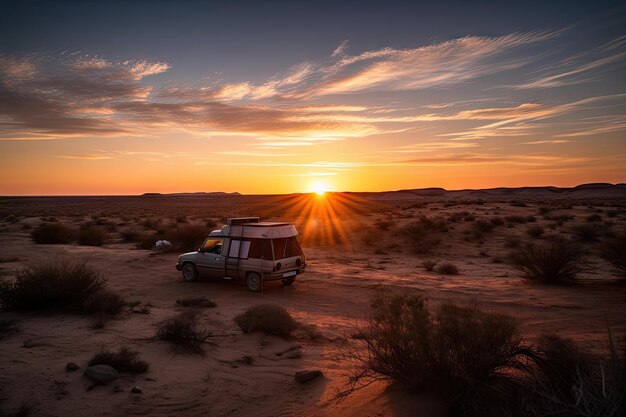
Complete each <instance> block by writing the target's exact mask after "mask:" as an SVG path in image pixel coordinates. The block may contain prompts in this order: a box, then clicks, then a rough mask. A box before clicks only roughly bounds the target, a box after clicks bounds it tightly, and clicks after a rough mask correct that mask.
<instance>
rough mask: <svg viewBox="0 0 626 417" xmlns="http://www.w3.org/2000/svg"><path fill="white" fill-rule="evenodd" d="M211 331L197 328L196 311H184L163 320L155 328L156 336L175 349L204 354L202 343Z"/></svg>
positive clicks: (205, 341) (207, 339) (210, 334)
mask: <svg viewBox="0 0 626 417" xmlns="http://www.w3.org/2000/svg"><path fill="white" fill-rule="evenodd" d="M211 336H212V333H211V332H210V331H208V330H203V329H200V328H199V323H198V312H197V311H193V310H190V311H184V312H182V313H180V314H177V315H175V316H173V317H170V318H169V319H166V320H164V321H163V322H161V324H160V325H159V326H158V327H157V329H156V338H157V339H159V340H165V341H167V342H170V343H171V344H172V347H173V348H174V350H175V351H186V352H191V353H197V354H204V349H202V345H203V344H204V343H207V342H208V341H209V338H210V337H211Z"/></svg>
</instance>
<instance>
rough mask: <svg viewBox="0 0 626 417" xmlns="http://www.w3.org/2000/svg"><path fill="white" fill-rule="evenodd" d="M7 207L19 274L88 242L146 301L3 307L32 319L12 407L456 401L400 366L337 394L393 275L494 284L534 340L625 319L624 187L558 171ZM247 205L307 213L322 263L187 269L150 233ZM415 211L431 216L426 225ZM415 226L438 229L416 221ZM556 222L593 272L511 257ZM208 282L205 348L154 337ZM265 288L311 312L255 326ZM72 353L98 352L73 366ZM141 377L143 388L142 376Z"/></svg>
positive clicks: (9, 373) (105, 410) (63, 411)
mask: <svg viewBox="0 0 626 417" xmlns="http://www.w3.org/2000/svg"><path fill="white" fill-rule="evenodd" d="M0 216H1V218H0V262H1V263H0V268H1V269H0V271H1V272H2V274H3V275H4V276H5V277H9V279H10V277H12V276H13V275H14V274H15V273H16V271H20V270H21V269H22V268H25V267H29V266H33V265H40V264H46V263H51V262H55V261H58V260H63V259H73V260H81V261H84V262H86V263H87V264H88V265H89V266H91V267H93V268H95V269H96V270H98V271H101V272H102V274H103V275H104V276H105V277H106V279H107V281H108V288H110V289H111V290H113V291H116V292H118V293H119V294H121V295H122V296H123V297H124V298H125V300H126V301H127V302H129V303H130V304H129V307H128V308H126V309H125V310H124V312H123V313H122V314H120V315H119V316H117V317H115V318H113V319H111V320H110V321H108V322H107V323H106V324H104V326H103V327H100V328H94V327H99V326H94V323H93V317H90V316H88V315H81V314H65V313H54V314H51V313H47V312H23V311H3V312H1V313H0V319H1V320H4V321H11V322H14V323H15V327H16V329H15V330H14V331H12V332H10V333H9V332H8V333H7V334H6V335H2V339H1V340H0V410H3V412H6V413H10V412H11V411H12V410H17V409H18V408H19V407H20V406H22V405H24V404H28V405H31V406H32V415H42V416H84V415H92V416H123V415H146V416H174V415H181V416H182V415H184V416H201V415H202V416H205V415H212V416H246V415H254V416H337V415H342V416H371V417H374V416H409V415H411V416H437V415H445V414H446V405H445V404H444V403H442V402H441V401H439V400H437V399H436V398H434V397H433V396H431V395H429V394H425V393H422V394H412V393H408V392H406V391H404V390H403V389H402V387H397V386H393V385H391V384H387V383H384V382H377V383H375V384H372V385H370V386H369V387H367V388H364V389H362V390H359V391H356V392H354V393H353V394H352V395H350V396H348V397H347V398H346V399H344V400H343V401H339V402H338V401H337V400H336V394H337V392H338V390H340V389H342V387H344V386H345V383H346V374H348V373H349V372H350V370H351V368H350V363H349V362H348V361H345V360H340V359H338V358H339V357H338V353H339V352H340V351H341V349H342V346H344V345H345V343H346V341H348V340H349V339H350V338H351V337H352V336H353V335H354V334H355V333H357V332H358V326H359V325H360V323H362V322H363V319H364V318H365V317H366V316H367V315H368V313H369V311H370V308H369V300H370V299H371V297H372V296H373V295H374V294H376V293H377V292H379V291H384V290H397V291H403V292H409V291H410V292H412V291H415V292H421V293H423V294H424V295H425V296H427V297H428V300H429V305H431V306H436V305H437V304H438V303H441V302H444V301H447V300H452V301H456V302H460V303H467V302H470V301H472V300H475V301H478V302H479V304H480V306H481V308H483V309H485V310H489V311H496V312H501V313H507V314H510V315H512V316H514V317H515V318H516V319H518V321H519V324H520V330H521V333H522V334H523V335H524V337H525V338H527V339H528V340H529V341H531V342H532V340H534V339H535V338H537V337H538V336H539V334H541V333H550V334H559V335H562V336H565V337H569V338H572V339H574V340H576V341H578V342H579V343H580V344H581V346H583V347H584V348H586V349H590V350H592V351H593V350H595V351H603V350H606V346H607V343H608V336H607V327H610V328H611V330H612V332H613V333H614V334H616V335H624V334H626V321H624V317H626V285H624V280H620V279H619V278H618V276H617V275H616V274H615V272H614V271H613V270H612V268H611V266H610V265H609V264H608V263H607V262H606V261H604V260H603V259H602V258H601V257H600V256H598V250H599V249H598V247H599V245H600V244H601V243H602V242H603V240H604V239H605V237H606V236H610V235H612V234H619V233H624V231H625V230H626V190H625V189H624V188H623V187H621V188H620V187H604V188H603V187H595V188H594V187H588V188H584V187H583V188H581V189H579V190H574V191H571V192H559V193H557V192H554V191H553V190H551V189H549V188H544V189H531V190H524V189H518V190H516V191H510V190H508V191H507V190H495V191H492V192H484V193H461V194H454V193H443V192H440V191H437V190H425V191H422V192H412V191H405V192H391V193H371V194H340V193H327V194H326V195H324V196H317V195H291V196H241V195H226V194H197V195H148V196H136V197H23V198H9V197H3V198H1V199H0ZM237 216H260V217H261V218H262V219H263V220H287V221H292V222H294V223H295V224H296V225H297V227H298V230H299V231H300V240H301V243H302V246H303V248H304V251H305V253H306V256H307V268H306V273H304V274H302V275H299V276H298V278H297V280H296V282H295V283H294V284H293V285H291V286H283V285H282V284H281V283H280V282H270V283H266V284H265V287H264V291H263V292H262V293H252V292H249V291H248V290H247V289H246V287H245V285H243V284H242V283H238V282H233V281H221V280H206V279H204V280H200V281H197V282H192V283H187V282H184V281H183V279H182V277H181V273H180V272H178V271H176V269H175V268H174V264H175V263H176V260H177V257H178V255H180V253H182V252H181V251H180V250H172V251H168V252H165V253H161V252H157V251H155V250H152V249H149V245H150V242H153V241H156V239H157V238H159V237H163V236H165V237H168V236H169V235H168V230H174V229H180V230H183V229H184V228H185V227H190V226H193V227H198V228H203V229H202V230H204V231H205V233H208V232H209V231H210V230H212V229H215V228H218V227H219V226H220V225H221V224H223V223H224V221H225V220H226V218H228V217H237ZM494 218H498V219H500V220H494V221H491V219H494ZM423 219H427V220H426V221H424V220H423ZM487 221H489V222H491V225H487V226H486V225H485V223H484V222H487ZM416 222H418V223H419V222H422V226H420V227H421V228H418V229H414V228H413V229H412V225H414V224H416ZM433 222H434V224H435V226H433ZM49 223H61V224H63V225H65V226H67V227H69V228H75V229H78V228H81V227H83V228H85V227H90V228H97V229H99V230H102V231H103V236H104V242H103V244H102V245H100V246H91V245H87V244H79V243H76V242H72V243H68V244H35V243H34V242H33V240H32V238H31V232H32V231H33V230H35V229H36V228H37V227H38V226H40V225H41V224H49ZM424 224H427V226H424ZM533 228H534V231H529V229H533ZM539 229H540V230H541V231H539ZM412 230H413V231H416V233H421V235H420V236H417V237H416V236H412V235H411V233H412V232H411V231H412ZM131 232H132V233H131ZM175 236H176V235H175ZM554 236H563V237H568V238H571V239H573V240H576V241H577V242H579V243H580V245H582V246H583V247H584V248H585V249H586V250H587V251H588V253H589V262H590V266H591V267H590V268H588V270H586V271H585V272H584V273H582V274H581V279H580V280H579V282H578V283H577V284H574V285H569V286H550V285H543V284H541V283H535V282H529V281H528V280H526V279H524V278H522V276H521V273H520V272H519V271H518V270H516V269H515V268H514V267H513V266H512V265H511V263H510V262H509V255H510V253H511V252H512V251H514V250H515V248H516V247H519V245H522V244H524V243H526V242H541V241H546V240H548V239H551V238H552V237H554ZM172 240H173V239H172ZM146 242H147V243H146ZM173 243H175V244H176V242H173ZM200 243H201V241H198V242H197V244H200ZM138 246H139V247H138ZM141 246H143V247H146V249H141V248H140V247H141ZM429 260H432V261H436V262H438V263H439V264H441V263H444V262H448V263H452V264H454V265H455V266H456V267H457V268H458V274H456V275H447V274H443V273H440V272H437V268H435V270H434V271H427V270H426V268H425V267H424V266H423V263H424V262H425V261H429ZM192 296H206V297H207V298H208V299H210V300H212V301H214V302H215V303H216V304H217V306H216V307H214V308H203V309H200V310H199V311H200V312H199V314H200V316H199V317H200V323H201V325H202V326H203V327H204V328H206V329H207V330H209V331H210V332H211V333H212V336H211V337H210V338H209V341H210V343H207V344H205V345H204V346H203V349H204V352H205V354H204V355H201V354H194V353H189V352H176V351H173V350H172V349H171V347H170V346H169V344H168V343H167V342H164V341H159V340H155V337H154V335H155V329H156V327H157V326H158V324H159V323H160V322H162V321H163V320H164V319H167V318H168V317H171V316H173V315H174V314H176V313H178V312H181V311H184V310H186V309H188V307H182V306H180V305H178V304H177V303H176V300H178V299H182V298H185V297H192ZM260 303H271V304H278V305H281V306H283V307H285V308H286V309H287V310H288V312H289V313H290V314H291V315H292V316H293V317H294V318H295V319H296V320H297V321H298V323H299V324H300V326H299V328H298V329H297V330H296V331H295V332H294V334H293V336H292V337H291V338H290V339H282V338H280V337H277V336H271V335H265V334H262V333H249V334H246V333H243V332H242V331H241V330H240V329H239V327H238V326H237V325H236V324H235V322H234V321H233V318H234V317H235V316H236V315H238V314H241V313H242V312H244V311H245V310H246V309H248V308H249V307H251V306H254V305H256V304H260ZM119 347H128V348H131V349H132V350H135V351H137V352H139V354H140V357H141V359H143V360H145V361H147V362H148V363H149V370H148V371H147V372H146V373H142V374H138V375H130V374H124V373H122V374H121V377H120V379H119V380H118V381H117V382H115V383H111V384H108V385H103V386H96V387H94V388H93V389H89V390H88V388H90V386H91V385H92V384H91V382H90V381H89V380H88V379H87V378H86V377H85V376H83V370H84V369H85V368H86V366H87V362H88V361H89V359H90V358H91V357H92V356H93V355H94V354H95V353H97V352H99V351H100V350H101V349H103V348H105V349H118V348H119ZM68 362H75V363H76V364H78V365H79V366H80V367H81V369H80V370H78V371H76V372H67V371H66V369H65V366H66V364H67V363H68ZM301 370H320V371H322V373H323V376H321V377H319V378H316V379H314V380H312V381H310V382H307V383H304V384H300V383H298V382H296V381H295V380H294V374H295V373H296V372H298V371H301ZM134 386H138V387H140V388H141V390H142V393H132V392H131V388H132V387H134Z"/></svg>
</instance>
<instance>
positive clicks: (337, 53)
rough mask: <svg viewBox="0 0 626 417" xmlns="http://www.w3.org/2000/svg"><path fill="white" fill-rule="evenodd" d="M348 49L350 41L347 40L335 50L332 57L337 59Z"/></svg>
mask: <svg viewBox="0 0 626 417" xmlns="http://www.w3.org/2000/svg"><path fill="white" fill-rule="evenodd" d="M347 47H348V40H347V39H346V40H344V41H343V42H341V43H340V44H339V45H338V46H337V47H336V48H335V50H334V51H333V53H332V54H331V55H330V56H331V57H333V58H335V57H338V56H341V55H343V53H344V51H345V50H346V48H347Z"/></svg>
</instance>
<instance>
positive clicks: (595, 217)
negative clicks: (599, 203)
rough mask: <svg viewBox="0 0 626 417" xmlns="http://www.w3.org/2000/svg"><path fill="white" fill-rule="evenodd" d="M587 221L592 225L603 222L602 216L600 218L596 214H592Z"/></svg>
mask: <svg viewBox="0 0 626 417" xmlns="http://www.w3.org/2000/svg"><path fill="white" fill-rule="evenodd" d="M585 220H587V221H588V222H590V223H592V222H599V221H602V216H600V215H599V214H597V213H594V214H590V215H589V216H587V218H586V219H585Z"/></svg>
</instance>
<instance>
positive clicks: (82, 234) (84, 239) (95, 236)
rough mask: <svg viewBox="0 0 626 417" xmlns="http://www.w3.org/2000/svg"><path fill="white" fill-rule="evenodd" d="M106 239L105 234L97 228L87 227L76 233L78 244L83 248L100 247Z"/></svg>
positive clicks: (106, 235)
mask: <svg viewBox="0 0 626 417" xmlns="http://www.w3.org/2000/svg"><path fill="white" fill-rule="evenodd" d="M107 238H108V234H107V232H105V231H104V230H102V229H101V228H99V227H94V226H87V227H82V228H81V229H80V230H79V231H78V244H79V245H84V246H102V245H104V242H105V241H106V239H107Z"/></svg>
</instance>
